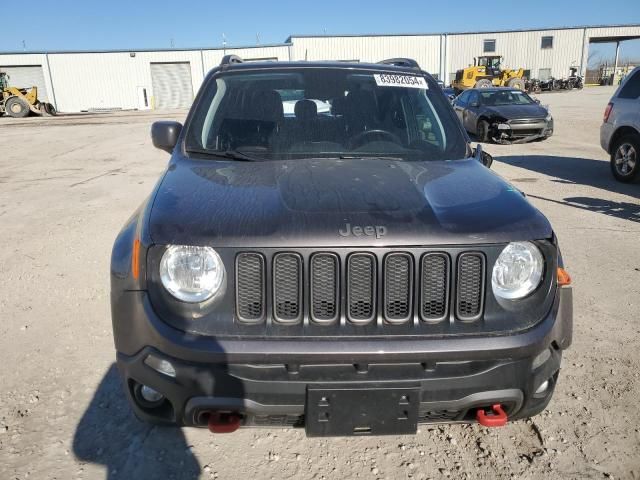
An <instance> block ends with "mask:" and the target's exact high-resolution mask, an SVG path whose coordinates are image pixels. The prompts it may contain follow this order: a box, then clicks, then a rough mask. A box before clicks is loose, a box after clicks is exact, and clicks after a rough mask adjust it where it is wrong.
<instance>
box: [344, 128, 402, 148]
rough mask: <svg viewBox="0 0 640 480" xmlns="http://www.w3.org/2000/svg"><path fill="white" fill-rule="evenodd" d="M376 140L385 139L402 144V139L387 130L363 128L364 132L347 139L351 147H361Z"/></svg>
mask: <svg viewBox="0 0 640 480" xmlns="http://www.w3.org/2000/svg"><path fill="white" fill-rule="evenodd" d="M376 140H383V141H384V140H387V141H391V142H393V143H397V144H398V145H402V140H400V138H398V136H397V135H394V134H393V133H391V132H388V131H387V130H380V129H377V130H365V131H364V132H360V133H358V134H357V135H354V136H353V137H351V139H350V140H349V144H350V146H351V148H352V149H354V148H358V147H361V146H362V145H364V144H366V143H369V142H373V141H376Z"/></svg>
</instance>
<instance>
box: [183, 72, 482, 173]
mask: <svg viewBox="0 0 640 480" xmlns="http://www.w3.org/2000/svg"><path fill="white" fill-rule="evenodd" d="M197 105H198V106H197V107H196V111H195V112H194V114H193V117H192V120H191V122H190V125H189V126H188V131H187V134H186V138H185V150H186V151H187V153H189V154H192V155H205V156H209V157H212V158H215V157H216V156H219V157H227V158H235V159H239V160H282V159H296V158H345V159H358V158H364V157H366V158H372V157H374V158H375V157H384V158H389V157H392V158H398V159H401V160H427V161H428V160H453V159H460V158H464V157H467V156H469V155H470V153H471V152H470V149H469V147H468V145H467V142H466V140H465V137H464V134H463V132H462V129H461V128H460V126H459V125H458V122H457V119H456V117H455V115H454V114H453V111H452V110H451V108H450V106H449V105H448V104H447V99H446V98H445V97H444V95H442V91H441V90H440V88H439V87H438V86H437V85H436V83H435V82H434V81H433V80H432V79H430V78H428V77H425V76H422V75H420V74H419V73H418V72H416V74H407V73H403V74H391V73H385V72H384V71H367V70H358V69H331V68H304V67H302V68H295V69H291V68H288V69H282V70H279V69H269V71H265V69H264V68H262V69H261V70H255V71H251V70H243V71H235V72H233V71H232V72H221V73H218V74H216V75H214V76H213V77H212V78H211V79H210V80H209V81H208V84H207V85H206V86H205V88H204V91H203V93H202V97H201V99H200V100H199V101H198V102H197Z"/></svg>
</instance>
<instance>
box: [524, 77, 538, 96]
mask: <svg viewBox="0 0 640 480" xmlns="http://www.w3.org/2000/svg"><path fill="white" fill-rule="evenodd" d="M524 88H525V90H526V91H527V93H540V91H541V90H542V89H541V88H540V80H538V79H537V78H532V79H530V80H527V81H526V82H525V84H524Z"/></svg>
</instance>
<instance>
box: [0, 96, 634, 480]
mask: <svg viewBox="0 0 640 480" xmlns="http://www.w3.org/2000/svg"><path fill="white" fill-rule="evenodd" d="M611 93H612V90H611V89H610V88H604V87H603V88H593V89H586V90H584V91H581V92H566V93H561V94H547V95H540V99H541V100H542V103H543V104H546V103H548V104H550V106H551V110H552V113H553V115H554V117H555V120H556V135H555V136H554V137H552V138H551V139H550V140H548V141H544V142H538V143H533V144H528V145H516V146H496V145H488V146H487V147H486V149H487V150H488V151H489V152H490V153H492V154H493V155H494V157H495V160H496V161H495V163H494V167H493V168H494V170H495V171H496V172H498V173H499V174H500V175H502V176H504V177H506V178H507V179H509V180H510V181H511V182H512V183H513V184H514V185H516V186H517V187H518V188H520V189H522V190H523V191H525V192H526V193H527V194H528V196H529V198H530V199H531V201H532V202H533V203H534V204H535V205H536V206H537V207H538V208H539V209H540V210H542V212H544V213H545V214H546V215H547V216H548V217H549V218H550V220H551V222H552V224H553V225H554V227H555V229H556V232H557V234H558V236H559V238H560V241H561V243H562V247H563V253H564V257H565V263H566V265H567V267H568V269H569V271H570V272H571V274H572V276H573V279H574V295H575V336H574V344H573V346H572V348H571V349H570V350H569V351H567V352H566V354H565V357H564V363H563V369H562V371H561V374H560V380H559V385H558V387H557V389H556V393H555V396H554V398H553V400H552V402H551V404H550V405H549V408H548V410H546V411H545V412H544V413H543V414H541V415H539V416H537V417H535V418H534V419H533V420H529V421H520V422H515V423H512V424H509V425H507V426H506V427H504V428H501V429H491V430H489V429H486V428H483V427H480V426H478V425H468V426H463V425H454V426H449V425H443V426H422V427H421V428H420V431H419V433H418V435H416V436H403V437H377V438H376V437H369V438H362V437H359V438H339V439H307V438H305V436H304V432H301V431H298V430H271V431H269V430H243V431H240V432H237V433H235V434H232V435H227V436H224V435H223V436H213V435H211V434H209V433H208V432H207V431H205V430H198V429H184V430H180V429H175V428H158V427H149V426H146V425H143V424H141V423H140V422H138V421H137V420H136V419H135V418H134V417H133V415H132V414H131V412H130V410H129V408H128V406H127V404H126V403H125V401H124V397H123V395H122V394H121V391H120V385H119V380H118V377H117V375H116V372H115V367H114V365H113V360H114V349H113V340H112V337H111V322H110V314H109V290H108V289H109V284H108V270H109V256H110V250H111V244H112V242H113V239H114V237H115V235H116V233H117V232H118V230H119V229H120V227H121V225H122V224H123V223H124V221H125V220H126V218H127V217H128V216H129V215H130V214H131V213H132V212H133V210H134V209H135V208H136V207H137V206H138V205H139V204H140V203H141V202H142V201H143V200H144V198H145V196H146V195H148V194H149V192H150V191H151V189H152V187H153V185H154V183H155V182H156V179H157V178H158V175H159V174H160V172H161V171H162V170H163V167H164V165H165V163H166V160H167V156H166V154H164V153H162V152H160V151H158V150H154V149H153V148H152V146H151V141H150V139H149V134H148V132H149V125H150V123H151V122H152V121H154V120H156V119H158V118H161V117H162V118H175V119H183V118H184V115H185V113H184V112H164V113H159V112H150V113H149V112H148V113H133V112H132V113H127V112H122V113H114V114H104V115H74V116H60V117H56V118H29V119H24V120H15V119H10V118H4V117H3V118H1V119H0V152H1V154H0V226H1V227H2V228H0V245H2V248H1V249H0V316H1V318H0V365H2V370H1V372H2V374H1V377H0V378H1V382H2V389H1V391H0V478H1V479H20V480H22V479H26V478H35V479H53V478H56V479H76V478H77V479H100V478H107V479H116V478H126V479H130V478H140V479H142V478H144V479H147V478H175V479H178V478H204V479H213V478H220V479H234V478H238V479H240V478H243V479H244V478H247V477H253V478H274V479H276V478H277V479H280V478H289V477H295V478H316V479H324V478H326V479H332V478H335V479H341V478H354V477H357V478H371V479H376V478H394V479H395V478H416V479H426V478H433V479H439V478H482V479H494V478H525V479H527V478H543V477H546V478H631V479H639V478H640V430H639V428H640V410H639V409H638V407H637V404H636V401H637V399H638V398H639V397H640V387H639V385H640V373H639V372H640V353H639V352H640V340H639V339H640V336H639V335H638V334H639V333H640V322H639V320H640V313H639V312H640V308H639V307H640V300H639V299H640V249H639V245H640V244H639V242H638V239H639V238H640V185H622V184H619V183H616V182H615V181H614V180H613V179H612V177H611V174H610V172H609V166H608V162H607V157H606V154H605V153H604V152H603V151H602V150H601V149H600V146H599V140H598V139H599V137H598V135H599V133H598V128H599V125H600V122H601V118H602V112H603V110H604V107H605V105H606V103H607V101H608V99H609V97H610V95H611Z"/></svg>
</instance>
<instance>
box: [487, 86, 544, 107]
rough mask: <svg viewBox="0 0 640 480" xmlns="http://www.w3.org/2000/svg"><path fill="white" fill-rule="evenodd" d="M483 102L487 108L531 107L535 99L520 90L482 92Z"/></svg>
mask: <svg viewBox="0 0 640 480" xmlns="http://www.w3.org/2000/svg"><path fill="white" fill-rule="evenodd" d="M480 97H481V102H482V104H483V105H487V106H498V105H531V104H533V103H535V102H534V101H533V99H532V98H531V97H530V96H529V95H527V94H526V93H524V92H521V91H520V90H502V91H497V92H480Z"/></svg>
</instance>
